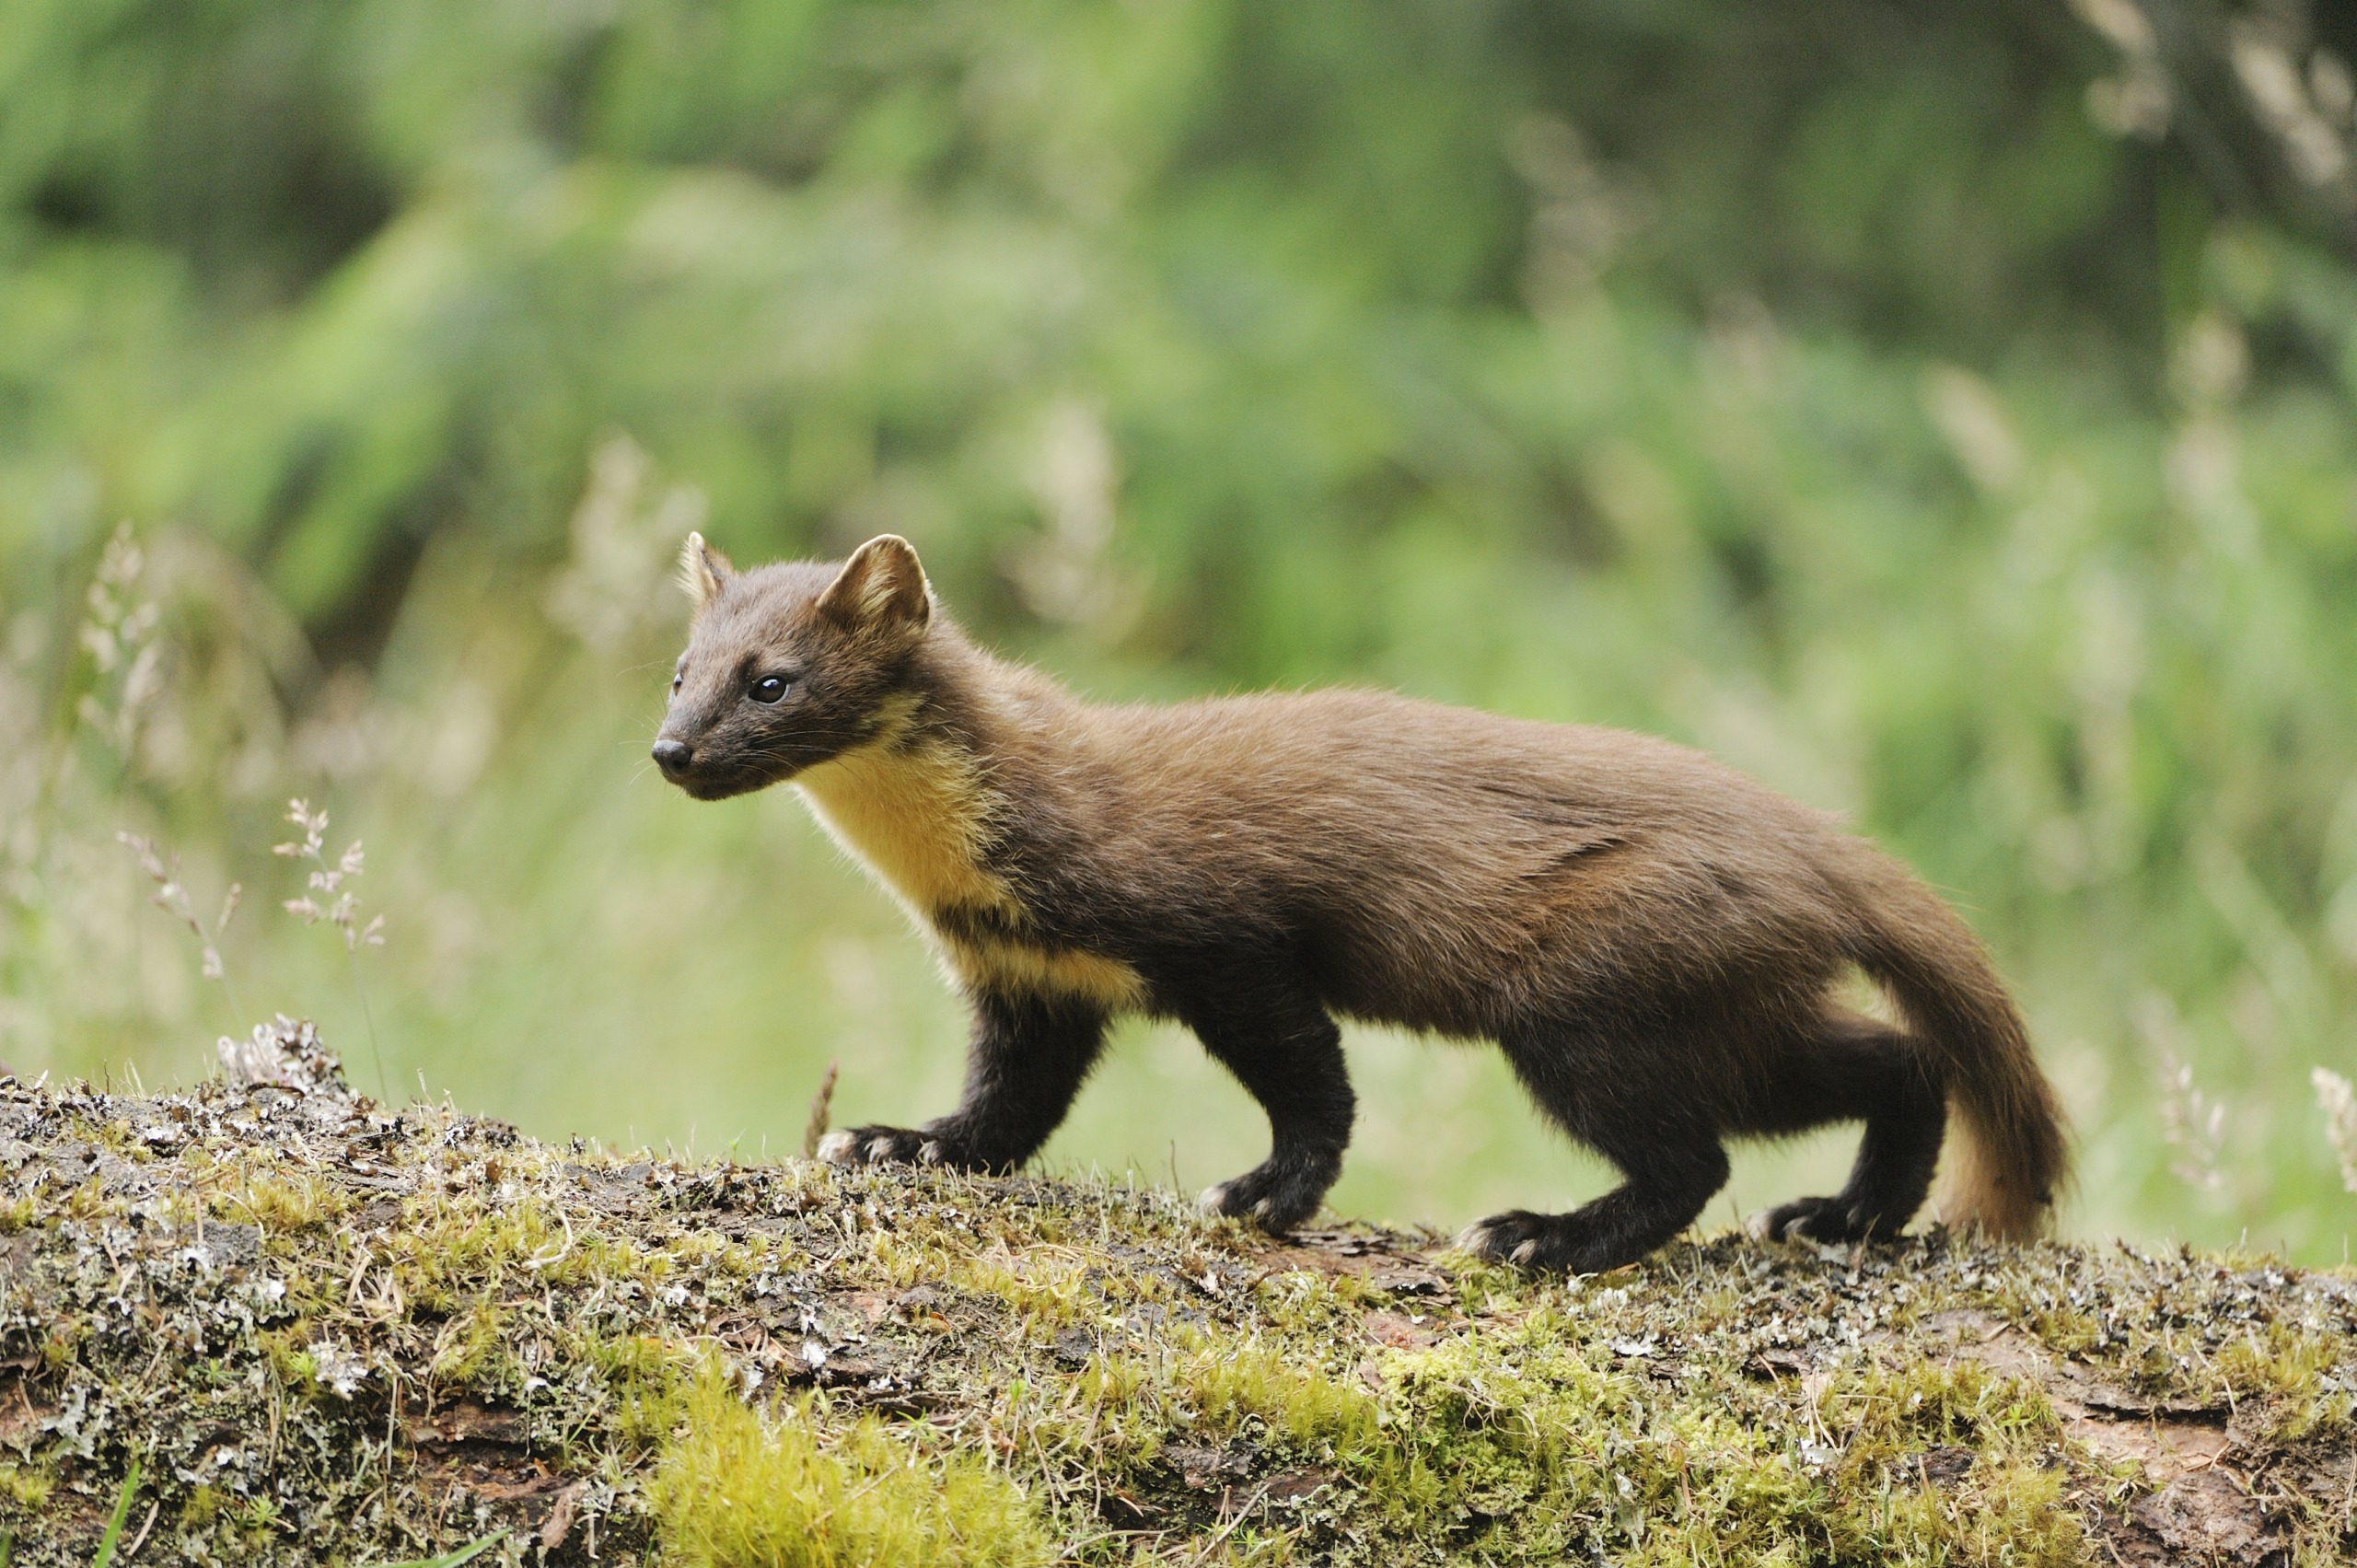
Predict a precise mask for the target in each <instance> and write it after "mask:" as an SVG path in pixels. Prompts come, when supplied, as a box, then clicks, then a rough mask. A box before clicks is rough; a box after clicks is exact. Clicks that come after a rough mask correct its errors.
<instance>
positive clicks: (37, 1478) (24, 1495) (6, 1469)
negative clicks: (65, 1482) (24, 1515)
mask: <svg viewBox="0 0 2357 1568" xmlns="http://www.w3.org/2000/svg"><path fill="white" fill-rule="evenodd" d="M55 1484H56V1483H55V1481H52V1479H51V1478H50V1476H49V1474H48V1472H47V1471H45V1470H39V1469H29V1468H28V1467H26V1466H23V1465H17V1464H11V1463H7V1462H6V1461H0V1506H5V1507H6V1508H8V1509H9V1511H10V1512H11V1513H12V1514H13V1513H14V1512H15V1511H17V1510H19V1509H29V1508H38V1507H40V1506H41V1504H44V1503H46V1502H48V1501H49V1493H50V1489H51V1488H52V1486H54V1485H55Z"/></svg>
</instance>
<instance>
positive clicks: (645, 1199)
mask: <svg viewBox="0 0 2357 1568" xmlns="http://www.w3.org/2000/svg"><path fill="white" fill-rule="evenodd" d="M288 1043H289V1049H288V1051H286V1052H285V1053H284V1056H283V1058H281V1059H280V1060H279V1061H278V1062H277V1063H276V1064H275V1065H273V1064H271V1063H264V1065H263V1067H262V1068H261V1070H260V1071H261V1074H262V1075H264V1076H267V1077H271V1078H274V1079H275V1080H276V1081H274V1082H264V1083H260V1084H251V1083H250V1084H246V1085H242V1086H231V1085H229V1084H226V1083H222V1082H215V1083H213V1084H210V1085H207V1086H203V1087H201V1088H199V1089H197V1090H194V1091H192V1092H189V1093H181V1094H166V1095H152V1096H149V1095H115V1094H107V1093H100V1092H98V1091H96V1090H93V1089H90V1088H88V1087H87V1086H76V1087H72V1088H54V1087H44V1086H30V1085H25V1084H21V1083H17V1082H16V1081H15V1080H13V1079H5V1078H0V1171H5V1172H6V1182H7V1186H6V1189H5V1191H6V1194H7V1196H6V1198H5V1200H0V1536H5V1537H6V1538H8V1539H10V1540H11V1541H12V1546H11V1548H10V1550H11V1551H13V1561H14V1562H16V1563H17V1564H41V1565H49V1564H73V1565H75V1568H85V1565H87V1564H89V1563H91V1562H93V1559H94V1557H95V1556H96V1554H97V1551H98V1549H99V1539H100V1537H101V1535H102V1534H103V1532H104V1531H105V1528H106V1525H107V1521H108V1519H109V1517H110V1516H111V1514H112V1513H113V1512H114V1510H115V1508H116V1505H117V1504H118V1502H119V1501H121V1500H122V1499H123V1497H124V1493H125V1479H126V1477H127V1476H129V1475H130V1474H131V1473H132V1471H133V1467H134V1464H135V1465H136V1467H137V1476H138V1480H137V1481H136V1484H135V1486H134V1487H132V1488H131V1489H130V1492H129V1495H128V1508H127V1510H126V1511H125V1513H124V1515H123V1518H124V1524H123V1526H122V1529H121V1530H120V1531H119V1533H118V1538H117V1541H116V1546H115V1550H114V1555H113V1562H114V1563H116V1564H118V1565H138V1564H151V1563H168V1562H191V1563H206V1562H222V1563H228V1562H239V1563H244V1562H290V1563H291V1562H349V1563H377V1562H396V1561H402V1560H411V1559H419V1558H424V1557H428V1556H430V1555H433V1554H435V1553H440V1552H444V1551H449V1550H450V1549H452V1548H455V1547H459V1546H461V1545H464V1544H467V1543H469V1542H472V1541H477V1540H482V1539H484V1538H491V1540H490V1544H489V1546H488V1547H487V1548H486V1549H485V1551H484V1552H483V1554H482V1556H481V1557H480V1558H478V1559H477V1561H479V1562H486V1563H488V1562H550V1563H560V1562H648V1561H655V1562H679V1563H687V1564H753V1563H809V1564H843V1565H848V1564H855V1563H941V1564H961V1563H1008V1564H1013V1563H1034V1562H1058V1561H1066V1560H1071V1561H1079V1562H1173V1563H1178V1562H1186V1563H1210V1562H1248V1561H1249V1562H1353V1563H1354V1562H1375V1563H1383V1564H1387V1565H1394V1564H1405V1563H1421V1562H1564V1561H1567V1560H1568V1561H1580V1562H1616V1563H1618V1562H1787V1563H1805V1562H1964V1563H1998V1562H2007V1563H2064V1562H2203V1561H2215V1562H2232V1563H2237V1564H2247V1563H2259V1562H2284V1563H2316V1564H2321V1563H2326V1562H2346V1561H2350V1560H2351V1556H2352V1553H2357V1518H2353V1517H2352V1508H2353V1507H2357V1439H2353V1438H2352V1431H2351V1390H2352V1389H2357V1337H2352V1332H2351V1330H2357V1281H2352V1278H2351V1275H2350V1274H2348V1273H2346V1272H2303V1271H2298V1270H2293V1269H2290V1268H2286V1267H2283V1266H2282V1265H2281V1264H2279V1263H2276V1262H2273V1261H2270V1260H2267V1259H2264V1258H2256V1257H2226V1256H2216V1255H2208V1254H2198V1253H2193V1252H2189V1251H2180V1252H2176V1253H2172V1254H2167V1255H2163V1256H2153V1255H2147V1254H2145V1253H2142V1252H2139V1251H2137V1250H2134V1249H2130V1248H2126V1247H2120V1246H2112V1247H2084V1246H2041V1247H2030V1248H2020V1249H1985V1248H1980V1247H1977V1246H1973V1245H1968V1244H1967V1243H1966V1242H1965V1241H1963V1240H1962V1239H1960V1238H1956V1237H1945V1236H1942V1235H1938V1234H1933V1235H1930V1236H1925V1237H1913V1238H1910V1239H1908V1240H1906V1241H1904V1242H1901V1243H1898V1244H1896V1245H1891V1246H1882V1247H1871V1248H1866V1249H1858V1250H1833V1249H1825V1250H1819V1249H1814V1248H1809V1247H1805V1246H1778V1245H1769V1244H1765V1243H1759V1242H1755V1241H1752V1240H1749V1239H1746V1238H1744V1237H1738V1236H1735V1235H1726V1236H1720V1237H1713V1238H1710V1239H1707V1240H1702V1241H1697V1242H1692V1243H1687V1244H1680V1245H1678V1246H1674V1247H1671V1248H1669V1249H1666V1250H1665V1251H1663V1252H1662V1253H1660V1254H1659V1255H1658V1256H1656V1257H1655V1258H1654V1259H1652V1260H1648V1261H1647V1262H1645V1263H1644V1264H1643V1265H1641V1266H1638V1267H1636V1268H1632V1269H1628V1270H1624V1271H1621V1272H1619V1273H1617V1274H1614V1275H1611V1276H1608V1277H1604V1278H1595V1279H1582V1280H1563V1279H1542V1278H1529V1277H1525V1276H1523V1275H1520V1274H1517V1273H1515V1272H1508V1271H1504V1270H1499V1269H1494V1268H1489V1267H1485V1266H1481V1265H1478V1264H1475V1263H1472V1262H1470V1261H1469V1260H1466V1259H1464V1258H1463V1257H1462V1256H1459V1255H1456V1254H1452V1253H1450V1252H1449V1251H1448V1250H1447V1249H1446V1247H1445V1245H1443V1244H1442V1243H1441V1242H1440V1241H1439V1240H1438V1238H1436V1237H1431V1236H1423V1235H1407V1234H1401V1233H1398V1232H1393V1231H1386V1230H1378V1229H1373V1228H1368V1227H1364V1226H1341V1227H1337V1228H1331V1229H1324V1230H1318V1231H1315V1232H1307V1233H1304V1234H1302V1235H1299V1236H1296V1237H1292V1238H1291V1239H1289V1240H1275V1239H1271V1238H1269V1237H1262V1236H1259V1235H1255V1234H1253V1233H1251V1232H1248V1231H1246V1230H1242V1229H1239V1228H1237V1227H1235V1226H1233V1225H1229V1224H1227V1223H1225V1222H1210V1221H1206V1220H1203V1219H1202V1218H1200V1217H1198V1216H1197V1215H1196V1214H1194V1213H1193V1212H1191V1210H1190V1207H1189V1205H1188V1204H1186V1203H1185V1202H1182V1201H1181V1200H1179V1198H1178V1197H1177V1196H1176V1195H1174V1194H1172V1193H1169V1192H1167V1191H1160V1190H1156V1189H1152V1188H1146V1187H1130V1186H1124V1185H1118V1184H1109V1183H1106V1182H1102V1181H1094V1182H1092V1181H1069V1180H1049V1179H1037V1178H1032V1177H1021V1178H1015V1179H1001V1180H993V1179H969V1178H962V1177H958V1176H955V1175H951V1174H947V1173H944V1172H939V1171H933V1170H923V1169H916V1170H861V1171H843V1170H837V1169H834V1168H831V1167H825V1166H821V1165H819V1164H816V1163H813V1162H809V1161H804V1160H797V1159H789V1160H785V1161H782V1162H778V1163H773V1164H770V1163H764V1164H753V1165H749V1164H744V1163H740V1162H739V1161H737V1160H735V1159H731V1158H720V1159H714V1160H709V1161H702V1162H691V1161H686V1160H679V1159H671V1158H658V1157H656V1156H651V1155H648V1154H645V1153H634V1154H633V1153H620V1152H616V1151H612V1150H608V1149H605V1148H601V1147H597V1146H593V1145H590V1144H584V1143H582V1142H579V1141H575V1142H574V1143H572V1144H543V1143H538V1142H535V1141H533V1140H532V1139H529V1138H527V1137H524V1136H521V1135H520V1134H519V1133H517V1131H516V1130H515V1129H514V1128H512V1127H509V1126H506V1125H505V1124H503V1123H500V1122H497V1121H487V1120H484V1119H482V1118H478V1117H472V1116H468V1115H465V1114H463V1113H461V1112H459V1111H458V1110H456V1109H452V1108H450V1107H448V1106H437V1105H426V1104H416V1105H408V1106H402V1107H399V1108H392V1107H383V1106H378V1105H377V1104H374V1103H372V1102H370V1101H369V1100H367V1099H366V1098H359V1097H355V1096H354V1095H352V1094H351V1093H350V1092H349V1091H348V1090H346V1089H345V1088H344V1086H343V1083H342V1080H341V1078H340V1077H339V1076H337V1075H336V1074H335V1073H334V1072H333V1070H332V1064H331V1063H330V1062H329V1061H328V1059H326V1058H325V1057H324V1056H322V1055H320V1054H319V1053H318V1052H317V1051H316V1050H315V1049H313V1048H311V1047H309V1046H308V1044H306V1043H304V1042H303V1041H302V1040H299V1039H297V1038H296V1035H292V1034H290V1035H289V1037H288ZM245 1071H246V1073H247V1075H249V1076H251V1075H253V1074H254V1071H255V1070H254V1069H253V1068H252V1066H251V1064H250V1063H249V1064H248V1065H247V1068H246V1069H245Z"/></svg>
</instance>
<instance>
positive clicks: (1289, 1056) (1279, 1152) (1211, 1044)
mask: <svg viewBox="0 0 2357 1568" xmlns="http://www.w3.org/2000/svg"><path fill="white" fill-rule="evenodd" d="M1186 1001H1187V1005H1186V1006H1185V1007H1184V1008H1183V1009H1182V1013H1181V1016H1183V1017H1184V1019H1185V1021H1186V1023H1187V1026H1188V1027H1189V1028H1191V1029H1193V1030H1194V1031H1195V1036H1196V1038H1197V1039H1199V1040H1202V1042H1203V1049H1204V1050H1206V1051H1210V1052H1211V1053H1212V1055H1213V1056H1214V1057H1216V1058H1217V1059H1218V1060H1219V1062H1220V1064H1221V1065H1223V1066H1225V1068H1226V1069H1227V1070H1228V1071H1229V1072H1231V1073H1233V1074H1236V1077H1237V1082H1239V1083H1241V1084H1242V1085H1243V1086H1245V1088H1246V1089H1247V1090H1248V1091H1250V1093H1251V1096H1252V1098H1254V1099H1257V1100H1259V1101H1260V1108H1261V1109H1263V1110H1265V1111H1267V1112H1268V1113H1269V1143H1270V1149H1269V1157H1268V1158H1267V1159H1265V1160H1263V1161H1261V1162H1260V1164H1259V1165H1257V1166H1255V1167H1252V1168H1251V1169H1250V1170H1248V1171H1246V1172H1245V1173H1244V1174H1243V1175H1241V1176H1238V1177H1236V1178H1234V1179H1230V1180H1226V1181H1223V1182H1221V1183H1220V1184H1219V1185H1218V1186H1216V1187H1213V1188H1212V1189H1211V1190H1210V1191H1207V1192H1205V1193H1204V1194H1203V1198H1202V1203H1203V1207H1204V1208H1206V1209H1208V1210H1210V1211H1211V1212H1212V1213H1213V1214H1233V1215H1235V1216H1236V1217H1237V1218H1238V1219H1249V1220H1251V1221H1253V1222H1254V1223H1256V1224H1257V1225H1260V1227H1261V1228H1262V1229H1264V1230H1268V1231H1272V1232H1276V1233H1279V1234H1283V1232H1285V1231H1288V1230H1291V1229H1292V1228H1293V1227H1294V1226H1295V1225H1299V1224H1300V1223H1301V1222H1302V1221H1304V1220H1306V1219H1307V1218H1308V1217H1309V1216H1310V1215H1312V1214H1316V1213H1317V1212H1318V1204H1319V1203H1321V1202H1325V1200H1326V1191H1327V1189H1328V1188H1329V1187H1331V1186H1333V1185H1334V1179H1335V1178H1336V1177H1338V1176H1340V1175H1341V1173H1342V1151H1343V1150H1344V1149H1346V1148H1348V1147H1349V1146H1350V1142H1351V1121H1352V1119H1353V1116H1354V1114H1355V1113H1356V1109H1357V1101H1356V1098H1355V1097H1354V1096H1353V1094H1352V1093H1351V1079H1350V1073H1349V1070H1348V1069H1347V1068H1346V1067H1345V1066H1344V1065H1343V1063H1342V1032H1341V1029H1339V1028H1336V1027H1335V1025H1334V1020H1333V1019H1332V1018H1330V1017H1329V1016H1327V1015H1326V1010H1325V1008H1323V1007H1321V1006H1320V1005H1318V1002H1317V999H1316V998H1315V997H1313V996H1311V995H1310V994H1309V993H1307V992H1306V991H1303V990H1300V989H1297V988H1295V986H1293V985H1291V984H1288V983H1287V982H1286V981H1284V980H1283V979H1282V978H1281V977H1277V976H1266V977H1252V976H1248V975H1245V974H1239V973H1237V972H1234V971H1228V972H1226V973H1225V974H1224V975H1223V976H1221V977H1220V978H1218V979H1217V980H1214V981H1213V982H1212V983H1210V984H1207V985H1205V986H1203V987H1202V989H1201V991H1200V992H1199V993H1197V994H1195V995H1193V996H1190V997H1188V998H1187V999H1186Z"/></svg>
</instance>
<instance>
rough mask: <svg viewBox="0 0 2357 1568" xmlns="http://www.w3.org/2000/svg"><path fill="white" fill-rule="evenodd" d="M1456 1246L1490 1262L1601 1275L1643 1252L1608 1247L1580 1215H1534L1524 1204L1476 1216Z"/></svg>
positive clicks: (1522, 1267)
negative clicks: (1628, 1253)
mask: <svg viewBox="0 0 2357 1568" xmlns="http://www.w3.org/2000/svg"><path fill="white" fill-rule="evenodd" d="M1457 1246H1459V1247H1461V1248H1463V1249H1465V1250H1466V1251H1468V1252H1470V1253H1472V1254H1473V1255H1474V1256H1475V1257H1476V1258H1480V1259H1484V1260H1487V1261H1489V1262H1492V1263H1508V1264H1512V1265H1513V1266H1514V1267H1515V1268H1519V1269H1536V1270H1545V1271H1548V1272H1554V1273H1567V1274H1600V1273H1602V1272H1605V1271H1606V1270H1608V1269H1617V1268H1619V1267H1620V1265H1621V1264H1623V1263H1633V1262H1635V1261H1636V1260H1637V1257H1641V1256H1643V1254H1642V1253H1640V1254H1637V1255H1636V1256H1631V1257H1625V1258H1624V1257H1621V1256H1619V1255H1618V1254H1616V1253H1614V1252H1612V1251H1611V1250H1609V1249H1608V1248H1607V1247H1606V1246H1605V1244H1604V1239H1603V1237H1600V1236H1599V1235H1598V1234H1597V1232H1596V1226H1595V1225H1592V1224H1591V1223H1589V1222H1588V1221H1587V1220H1585V1219H1584V1218H1582V1217H1581V1216H1580V1215H1578V1214H1532V1213H1531V1212H1530V1211H1529V1210H1527V1209H1515V1210H1512V1211H1510V1212H1508V1213H1506V1214H1492V1215H1491V1216H1490V1217H1489V1218H1488V1219H1485V1220H1479V1221H1476V1222H1475V1223H1474V1224H1473V1225H1471V1226H1469V1228H1468V1229H1467V1230H1466V1232H1465V1234H1464V1235H1462V1236H1460V1237H1457Z"/></svg>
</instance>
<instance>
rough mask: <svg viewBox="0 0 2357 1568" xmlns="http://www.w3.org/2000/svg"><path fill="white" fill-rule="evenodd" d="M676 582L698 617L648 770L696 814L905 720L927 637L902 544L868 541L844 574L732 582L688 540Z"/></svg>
mask: <svg viewBox="0 0 2357 1568" xmlns="http://www.w3.org/2000/svg"><path fill="white" fill-rule="evenodd" d="M679 576H680V580H681V582H682V583H683V584H684V585H685V586H686V587H687V590H688V595H689V597H690V598H692V599H694V600H695V616H694V620H693V621H691V624H690V626H689V629H688V649H687V652H685V653H683V654H681V655H680V656H679V665H678V666H677V668H674V670H673V671H672V674H671V705H670V707H669V709H668V711H667V712H666V713H665V714H664V715H663V728H662V729H661V731H660V732H658V733H657V734H656V738H655V761H656V765H657V766H659V767H660V768H661V769H662V770H663V776H664V777H665V778H668V779H669V780H670V781H671V782H672V783H673V784H678V785H679V787H680V788H681V789H683V790H686V791H687V792H688V793H689V794H690V795H691V796H695V797H696V798H697V799H698V800H721V799H725V798H726V797H727V796H732V795H743V794H745V793H746V792H748V791H749V790H756V789H761V788H762V787H763V786H765V785H768V784H778V783H781V782H782V781H784V780H786V779H790V778H792V777H793V776H794V775H795V774H796V773H798V772H801V771H802V770H803V769H805V768H808V767H814V766H816V765H817V764H819V763H820V762H824V761H830V759H832V758H835V757H839V756H841V755H842V753H843V752H845V751H848V750H850V749H852V748H853V747H855V746H858V745H860V744H862V743H864V742H865V741H868V740H872V739H874V738H876V737H877V734H878V733H880V732H881V730H882V729H883V728H884V726H886V725H887V724H888V723H889V722H890V721H891V718H892V716H893V714H894V713H895V712H896V711H900V709H901V704H899V703H895V702H894V698H895V697H896V696H898V695H899V694H900V692H901V691H902V690H903V689H904V687H905V685H906V682H907V679H908V677H909V672H910V668H911V664H912V663H913V661H914V659H915V656H916V653H917V650H918V649H919V647H920V646H922V645H923V642H924V637H925V631H926V629H927V628H928V627H929V626H931V625H932V623H933V595H932V590H931V589H930V588H929V587H927V586H926V584H925V580H924V568H923V566H922V565H920V564H919V563H918V562H917V552H915V551H914V550H913V549H911V548H910V545H909V541H908V540H904V539H901V538H900V537H898V536H897V535H893V534H885V535H883V536H882V537H880V538H877V539H872V540H868V541H867V542H866V543H865V544H863V545H861V546H860V547H859V550H858V552H856V553H855V554H853V556H852V558H851V559H850V560H849V561H846V562H843V563H842V564H840V565H837V564H834V563H827V562H815V561H791V562H781V563H777V564H775V565H771V566H756V567H753V568H752V569H751V570H749V571H744V572H739V571H738V570H737V568H735V567H734V566H731V565H730V564H729V563H728V558H727V557H726V556H725V555H723V554H721V553H720V552H718V551H716V550H714V549H713V548H712V546H710V545H708V544H706V543H705V542H704V541H703V536H702V534H690V535H689V536H688V542H687V544H686V546H685V547H684V548H683V549H682V550H681V551H680V552H679Z"/></svg>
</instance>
